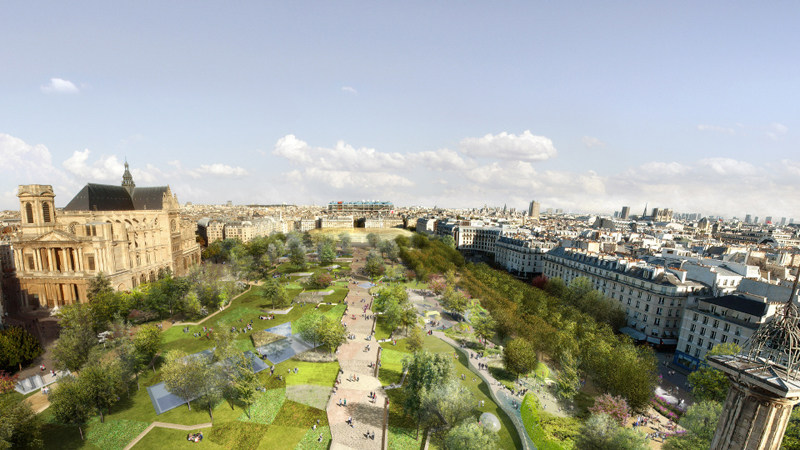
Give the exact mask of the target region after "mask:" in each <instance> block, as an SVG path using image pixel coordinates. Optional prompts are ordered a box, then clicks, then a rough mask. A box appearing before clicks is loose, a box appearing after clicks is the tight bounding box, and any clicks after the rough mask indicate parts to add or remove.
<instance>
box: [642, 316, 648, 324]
mask: <svg viewBox="0 0 800 450" xmlns="http://www.w3.org/2000/svg"><path fill="white" fill-rule="evenodd" d="M642 322H645V323H647V314H645V315H643V316H642Z"/></svg>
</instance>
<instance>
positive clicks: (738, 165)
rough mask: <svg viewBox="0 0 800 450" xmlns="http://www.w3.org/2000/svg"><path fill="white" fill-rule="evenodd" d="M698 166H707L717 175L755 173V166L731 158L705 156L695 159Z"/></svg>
mask: <svg viewBox="0 0 800 450" xmlns="http://www.w3.org/2000/svg"><path fill="white" fill-rule="evenodd" d="M697 165H698V166H699V168H709V169H711V170H712V171H713V172H714V173H716V174H718V175H727V176H746V175H756V168H755V166H753V165H752V164H750V163H748V162H744V161H737V160H735V159H731V158H705V159H701V160H699V161H697Z"/></svg>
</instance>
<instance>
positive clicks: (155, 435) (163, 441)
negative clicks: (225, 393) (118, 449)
mask: <svg viewBox="0 0 800 450" xmlns="http://www.w3.org/2000/svg"><path fill="white" fill-rule="evenodd" d="M196 432H201V433H203V441H202V442H201V443H200V444H196V443H194V442H189V441H187V440H186V436H187V435H188V434H189V433H196ZM213 432H214V429H213V428H203V429H200V430H196V431H183V430H173V429H170V428H160V427H155V428H153V429H152V430H150V431H149V432H148V433H147V434H146V435H145V437H143V438H142V440H141V441H139V442H138V443H137V444H136V445H135V446H134V447H133V448H134V449H136V450H161V449H164V448H168V449H175V450H197V449H198V446H202V448H203V449H209V450H222V449H224V448H225V447H222V446H220V445H218V444H215V443H214V442H211V440H210V439H209V438H208V437H209V436H210V435H211V434H212V433H213Z"/></svg>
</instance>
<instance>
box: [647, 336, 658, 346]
mask: <svg viewBox="0 0 800 450" xmlns="http://www.w3.org/2000/svg"><path fill="white" fill-rule="evenodd" d="M647 342H649V343H651V344H656V345H658V344H661V339H659V338H657V337H653V336H647Z"/></svg>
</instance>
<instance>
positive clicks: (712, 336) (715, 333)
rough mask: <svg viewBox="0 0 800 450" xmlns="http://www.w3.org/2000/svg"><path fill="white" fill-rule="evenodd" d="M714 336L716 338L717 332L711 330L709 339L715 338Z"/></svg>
mask: <svg viewBox="0 0 800 450" xmlns="http://www.w3.org/2000/svg"><path fill="white" fill-rule="evenodd" d="M716 338H717V332H716V331H712V332H711V339H716Z"/></svg>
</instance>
